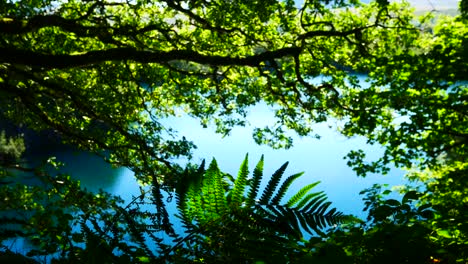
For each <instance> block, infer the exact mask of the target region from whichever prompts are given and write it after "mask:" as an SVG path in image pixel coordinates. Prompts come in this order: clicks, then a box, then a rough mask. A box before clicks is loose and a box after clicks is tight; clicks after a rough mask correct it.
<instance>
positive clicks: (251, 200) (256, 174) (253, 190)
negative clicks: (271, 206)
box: [246, 155, 263, 207]
mask: <svg viewBox="0 0 468 264" xmlns="http://www.w3.org/2000/svg"><path fill="white" fill-rule="evenodd" d="M262 177H263V155H262V157H261V158H260V160H259V161H258V163H257V165H256V166H255V169H254V171H253V178H252V179H251V180H250V184H249V187H250V189H249V191H248V194H247V201H246V206H247V207H250V206H252V205H254V204H255V199H256V198H257V193H258V189H259V187H260V183H261V180H262Z"/></svg>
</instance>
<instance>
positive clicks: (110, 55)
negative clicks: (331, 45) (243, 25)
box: [0, 47, 301, 69]
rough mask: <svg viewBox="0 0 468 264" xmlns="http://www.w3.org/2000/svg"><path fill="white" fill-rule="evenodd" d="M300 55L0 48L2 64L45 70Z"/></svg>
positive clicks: (245, 61) (246, 61)
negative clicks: (50, 51) (53, 51)
mask: <svg viewBox="0 0 468 264" xmlns="http://www.w3.org/2000/svg"><path fill="white" fill-rule="evenodd" d="M300 52H301V48H299V47H290V48H283V49H278V50H274V51H267V52H263V53H261V54H257V55H252V56H246V57H243V58H240V57H228V56H219V55H203V54H200V53H197V52H195V51H190V50H172V51H143V50H137V49H135V48H113V49H107V50H98V51H90V52H87V53H84V54H79V55H51V54H42V53H39V52H34V51H29V50H22V49H14V48H0V63H11V64H19V65H27V66H31V67H40V68H46V69H66V68H74V67H84V66H90V65H95V64H99V63H101V62H105V61H136V62H141V63H166V62H169V61H176V60H185V61H192V62H196V63H200V64H208V65H215V66H227V65H241V66H258V65H259V64H260V62H263V61H267V60H273V59H278V58H282V57H287V56H294V55H296V54H299V53H300Z"/></svg>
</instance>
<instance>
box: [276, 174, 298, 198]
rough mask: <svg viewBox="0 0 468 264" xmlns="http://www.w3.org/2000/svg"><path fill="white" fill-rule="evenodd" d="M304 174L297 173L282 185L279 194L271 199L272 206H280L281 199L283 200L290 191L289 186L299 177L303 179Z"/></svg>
mask: <svg viewBox="0 0 468 264" xmlns="http://www.w3.org/2000/svg"><path fill="white" fill-rule="evenodd" d="M303 174H304V172H300V173H296V174H293V175H291V176H289V177H288V178H287V179H286V180H285V181H284V182H283V184H282V185H281V187H280V188H279V190H278V193H277V194H276V195H275V197H273V199H271V203H272V204H279V202H280V201H281V199H283V197H284V195H285V194H286V191H287V190H288V188H289V186H291V184H292V183H293V182H294V181H295V180H296V179H297V178H299V177H301V176H302V175H303Z"/></svg>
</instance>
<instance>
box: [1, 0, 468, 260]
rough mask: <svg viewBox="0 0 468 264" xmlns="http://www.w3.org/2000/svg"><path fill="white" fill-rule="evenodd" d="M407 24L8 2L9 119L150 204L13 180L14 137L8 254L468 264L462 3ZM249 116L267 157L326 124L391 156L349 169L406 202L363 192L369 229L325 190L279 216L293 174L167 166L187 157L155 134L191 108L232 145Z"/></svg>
mask: <svg viewBox="0 0 468 264" xmlns="http://www.w3.org/2000/svg"><path fill="white" fill-rule="evenodd" d="M413 11H414V10H413V9H412V8H411V6H410V5H409V4H408V3H406V2H402V3H396V2H394V1H385V0H376V1H370V3H368V4H364V3H360V2H359V1H358V0H334V1H333V0H305V1H303V3H302V4H301V5H299V6H298V5H296V3H295V2H294V1H292V0H283V1H275V0H265V1H254V0H230V1H227V0H212V1H208V0H186V1H179V0H158V1H148V0H134V1H113V0H68V1H62V0H57V1H53V0H14V1H13V0H5V1H3V2H1V3H0V36H1V37H0V116H1V120H2V121H4V122H6V123H8V124H9V125H12V126H13V127H15V128H17V131H23V130H24V129H26V130H24V131H36V132H41V131H42V132H44V131H45V133H46V134H50V135H53V136H54V137H57V138H59V139H60V140H61V142H62V143H63V144H68V145H71V146H74V147H76V148H79V149H82V150H85V151H88V152H92V153H95V154H96V155H99V156H100V157H102V159H104V160H106V161H107V162H109V163H111V164H113V165H115V166H125V167H128V168H129V169H131V170H132V171H133V172H134V173H135V177H136V178H137V179H138V180H139V182H140V184H141V195H140V196H139V197H135V199H134V200H133V201H131V202H130V203H124V201H123V200H122V199H121V198H120V197H118V196H114V195H111V194H108V193H105V192H100V193H90V192H87V191H85V190H83V189H82V188H81V187H80V185H79V182H76V181H75V180H73V179H72V177H70V175H65V174H60V173H58V174H57V175H51V174H50V173H49V172H50V168H51V167H59V165H60V164H57V163H56V162H55V161H54V159H53V158H51V159H49V160H48V161H47V162H46V163H45V164H44V165H43V166H37V167H33V168H31V167H28V166H24V164H23V163H22V155H23V154H24V153H27V151H28V147H29V146H28V144H25V142H24V136H23V135H21V134H17V133H16V134H15V133H11V129H10V130H8V129H5V130H6V131H7V132H8V133H5V132H2V133H1V134H0V169H1V170H0V199H1V201H2V202H1V203H0V210H1V213H2V214H1V217H0V241H6V240H7V239H10V238H14V237H24V238H27V239H28V240H30V241H31V243H33V244H34V245H35V246H36V247H35V249H34V250H31V251H30V252H23V253H24V254H27V255H28V256H36V257H37V256H39V257H40V256H49V257H48V261H51V262H54V263H74V262H78V263H100V264H102V263H159V262H161V263H188V262H194V263H219V262H227V263H229V262H232V263H259V262H260V263H468V253H467V252H468V237H467V236H468V215H467V212H468V186H467V177H468V176H467V175H468V174H467V171H468V149H467V142H468V105H467V102H468V87H467V82H466V81H467V80H466V79H467V76H468V72H467V69H468V67H467V63H466V61H467V58H468V27H467V24H468V18H467V17H468V15H467V14H468V1H466V0H462V1H460V2H459V15H457V16H443V15H438V14H437V19H436V20H434V15H435V13H436V12H429V13H427V14H424V15H421V16H418V17H416V16H415V15H414V13H413ZM356 74H365V75H366V76H367V82H368V85H362V84H361V83H359V81H358V78H357V76H356ZM316 77H321V78H320V80H321V81H320V82H317V81H316V80H317V78H316ZM259 103H263V104H267V105H269V106H271V107H272V108H274V109H275V122H276V123H274V124H271V125H270V126H267V127H258V128H255V129H254V131H253V133H252V135H253V138H254V139H255V141H256V142H257V143H258V144H267V145H270V146H271V147H273V148H289V147H291V146H292V144H293V143H294V142H293V140H292V138H291V137H290V136H288V132H291V131H292V132H295V133H297V134H298V135H300V136H315V132H314V125H316V124H317V123H322V122H327V121H328V120H335V121H336V122H337V123H338V127H337V129H338V130H339V132H340V133H342V134H343V135H345V136H348V137H353V136H357V135H359V136H364V137H366V138H367V141H368V143H369V144H379V145H381V146H383V148H384V152H383V155H382V156H381V158H379V159H378V160H374V161H368V160H367V159H366V156H365V153H364V151H362V150H359V149H357V150H353V151H352V152H350V153H349V154H348V155H347V160H348V165H349V166H351V167H352V168H353V169H354V171H355V172H356V174H357V175H358V176H365V175H366V174H368V173H381V174H385V173H387V172H388V170H389V167H390V166H396V167H399V168H404V169H408V174H407V177H408V178H409V179H410V180H411V181H413V184H412V186H407V187H406V188H403V189H400V192H401V193H402V198H401V199H399V200H398V199H391V198H388V195H390V194H391V193H392V190H391V189H389V188H388V187H386V186H379V185H375V186H373V187H372V188H369V189H366V190H363V191H362V194H363V195H364V200H365V203H366V211H367V212H368V219H362V220H360V219H356V218H354V217H352V216H347V215H344V214H342V213H340V212H339V211H338V210H339V208H338V210H337V209H335V208H331V207H330V206H331V205H330V203H329V202H327V201H326V197H325V195H324V194H323V193H320V192H310V191H311V189H312V188H313V187H315V185H316V183H311V184H310V185H306V186H304V187H303V188H302V189H300V190H298V191H297V192H296V194H295V195H293V196H292V198H290V199H289V200H287V201H283V199H282V198H283V195H284V193H285V192H286V190H288V188H289V186H290V184H291V183H292V182H293V181H294V180H295V179H297V178H298V177H300V176H301V174H300V173H299V174H293V175H292V176H289V177H288V178H286V179H285V180H284V181H281V179H282V176H283V173H284V171H285V169H286V166H287V164H285V165H283V166H281V167H280V166H278V167H280V168H279V169H278V171H277V172H276V173H275V174H274V175H272V176H271V177H270V178H269V183H268V185H267V187H266V188H265V189H264V190H259V181H260V179H262V178H263V174H262V172H263V170H262V167H263V158H262V159H261V160H260V161H259V163H258V164H257V165H256V167H255V169H254V170H253V174H252V175H251V176H250V177H249V176H248V175H249V172H248V164H247V159H246V160H245V161H244V163H243V164H242V165H241V167H240V170H239V174H238V175H237V177H233V176H231V175H229V174H226V173H223V172H221V171H220V170H219V168H218V166H217V163H216V160H213V161H212V162H211V163H210V165H209V166H207V168H205V165H204V164H202V165H200V164H190V163H189V164H183V165H182V164H179V163H177V160H178V159H179V158H180V157H188V158H189V157H190V156H191V153H192V151H193V149H194V148H195V145H194V144H193V143H192V142H190V141H187V140H186V139H185V137H183V134H184V131H179V133H180V134H179V133H178V132H177V131H174V130H173V129H172V128H171V127H169V126H168V125H163V124H162V123H161V120H162V119H163V118H166V117H170V116H174V115H176V114H177V113H178V112H180V111H183V112H184V113H186V114H188V115H190V116H192V117H195V118H197V119H198V120H199V121H200V123H201V124H202V125H204V126H215V127H216V129H217V132H218V133H221V134H223V135H228V134H229V132H230V130H231V129H232V128H233V127H236V126H243V125H245V123H246V116H247V114H248V111H249V109H250V108H251V106H253V105H256V104H259ZM254 125H255V124H254ZM2 129H3V128H2ZM330 169H333V168H330ZM18 172H21V173H27V174H30V177H33V178H34V179H35V180H36V181H37V182H39V183H38V184H25V183H22V182H18V181H17V180H16V179H15V175H17V174H18ZM350 177H351V175H350ZM172 197H175V199H176V201H177V209H178V218H175V217H172V216H170V215H169V214H168V212H167V208H166V206H167V200H168V199H170V198H172ZM177 223H181V224H182V226H183V228H184V230H185V232H184V233H182V234H180V233H177V232H176V231H175V230H174V225H175V224H177ZM304 232H305V233H307V232H308V233H309V234H308V235H305V234H304ZM160 233H164V234H166V235H167V236H169V237H170V238H171V241H170V242H168V241H165V240H163V239H161V238H160V237H159V236H158V235H157V234H160ZM4 251H5V252H4V254H2V255H1V256H0V257H2V258H3V257H6V256H9V255H12V254H11V252H8V250H4ZM13 256H15V257H19V256H17V255H14V254H13ZM21 261H26V260H25V259H22V260H21ZM28 261H29V260H28Z"/></svg>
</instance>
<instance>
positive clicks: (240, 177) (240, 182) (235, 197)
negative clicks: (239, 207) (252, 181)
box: [232, 154, 249, 204]
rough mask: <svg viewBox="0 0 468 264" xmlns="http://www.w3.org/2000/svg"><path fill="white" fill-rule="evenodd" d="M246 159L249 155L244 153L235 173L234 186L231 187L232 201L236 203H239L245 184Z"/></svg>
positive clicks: (246, 173)
mask: <svg viewBox="0 0 468 264" xmlns="http://www.w3.org/2000/svg"><path fill="white" fill-rule="evenodd" d="M248 159H249V155H248V154H246V155H245V158H244V161H243V162H242V164H241V167H240V169H239V173H238V174H237V179H236V181H235V182H234V188H233V189H232V202H233V203H236V204H241V202H242V197H243V194H244V190H245V187H246V185H247V176H248V174H249V168H248V166H249V165H248V164H249V160H248Z"/></svg>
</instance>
